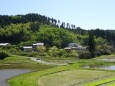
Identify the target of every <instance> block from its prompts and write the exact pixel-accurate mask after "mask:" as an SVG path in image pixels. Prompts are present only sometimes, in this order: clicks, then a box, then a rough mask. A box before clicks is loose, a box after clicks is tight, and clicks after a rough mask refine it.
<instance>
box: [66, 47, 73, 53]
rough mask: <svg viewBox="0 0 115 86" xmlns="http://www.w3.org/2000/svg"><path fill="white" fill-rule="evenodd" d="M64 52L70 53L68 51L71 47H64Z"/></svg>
mask: <svg viewBox="0 0 115 86" xmlns="http://www.w3.org/2000/svg"><path fill="white" fill-rule="evenodd" d="M64 50H65V51H66V52H70V51H71V50H72V48H71V47H65V48H64Z"/></svg>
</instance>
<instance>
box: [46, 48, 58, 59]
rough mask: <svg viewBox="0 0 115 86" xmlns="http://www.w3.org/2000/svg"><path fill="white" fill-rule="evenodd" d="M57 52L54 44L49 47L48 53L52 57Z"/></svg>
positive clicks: (55, 55)
mask: <svg viewBox="0 0 115 86" xmlns="http://www.w3.org/2000/svg"><path fill="white" fill-rule="evenodd" d="M58 53H59V49H58V48H57V47H56V46H53V47H51V48H50V49H49V51H48V54H49V55H50V56H52V57H57V56H58Z"/></svg>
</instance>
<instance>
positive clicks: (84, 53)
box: [78, 51, 91, 59]
mask: <svg viewBox="0 0 115 86" xmlns="http://www.w3.org/2000/svg"><path fill="white" fill-rule="evenodd" d="M78 57H79V58H80V59H90V58H91V53H90V52H89V51H81V52H80V53H79V56H78Z"/></svg>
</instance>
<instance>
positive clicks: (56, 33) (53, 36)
mask: <svg viewBox="0 0 115 86" xmlns="http://www.w3.org/2000/svg"><path fill="white" fill-rule="evenodd" d="M37 39H38V41H40V42H43V43H45V44H46V45H49V46H57V47H59V48H60V47H62V48H63V47H66V46H67V45H68V44H69V43H71V42H74V41H76V38H75V35H74V34H73V33H71V32H69V31H67V30H63V29H60V28H47V29H44V30H41V31H40V32H39V33H38V38H37Z"/></svg>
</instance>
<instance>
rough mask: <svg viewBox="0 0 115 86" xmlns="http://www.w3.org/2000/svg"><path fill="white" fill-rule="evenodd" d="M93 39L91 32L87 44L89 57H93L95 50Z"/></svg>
mask: <svg viewBox="0 0 115 86" xmlns="http://www.w3.org/2000/svg"><path fill="white" fill-rule="evenodd" d="M95 47H96V46H95V40H94V37H93V34H89V41H88V46H87V49H88V50H89V52H90V53H91V58H94V56H95V55H94V52H95Z"/></svg>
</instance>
